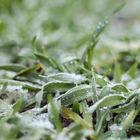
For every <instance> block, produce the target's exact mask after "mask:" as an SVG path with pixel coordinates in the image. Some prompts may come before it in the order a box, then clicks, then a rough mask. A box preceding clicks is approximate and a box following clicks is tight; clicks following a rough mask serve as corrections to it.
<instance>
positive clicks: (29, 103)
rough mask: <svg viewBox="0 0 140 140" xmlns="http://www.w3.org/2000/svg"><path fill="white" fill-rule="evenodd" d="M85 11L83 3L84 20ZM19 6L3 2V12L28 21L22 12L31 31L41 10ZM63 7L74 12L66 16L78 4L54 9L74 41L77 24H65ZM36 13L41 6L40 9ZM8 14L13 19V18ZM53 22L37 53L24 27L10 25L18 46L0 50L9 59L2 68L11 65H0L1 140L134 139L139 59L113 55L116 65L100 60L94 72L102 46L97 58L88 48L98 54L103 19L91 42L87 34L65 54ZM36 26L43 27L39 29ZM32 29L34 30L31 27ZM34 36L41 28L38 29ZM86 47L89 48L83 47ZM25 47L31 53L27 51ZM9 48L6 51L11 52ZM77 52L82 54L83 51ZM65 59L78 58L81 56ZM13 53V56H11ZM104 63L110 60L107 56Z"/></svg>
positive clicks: (138, 130)
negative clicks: (19, 13)
mask: <svg viewBox="0 0 140 140" xmlns="http://www.w3.org/2000/svg"><path fill="white" fill-rule="evenodd" d="M55 2H57V1H55ZM46 3H47V4H49V6H50V9H49V11H48V12H50V13H51V12H52V13H53V12H54V13H55V14H58V15H59V12H60V13H61V10H60V9H59V8H58V7H57V5H55V6H56V9H55V8H54V7H53V6H54V5H52V3H51V2H50V3H49V2H46ZM83 3H84V4H85V2H84V1H82V4H83ZM91 3H92V2H91V1H89V2H88V4H87V5H86V6H83V7H82V10H83V11H84V10H85V11H86V10H88V11H89V13H90V10H91V9H90V4H91ZM26 4H27V3H26V2H25V3H24V2H23V1H21V3H20V2H14V3H10V1H9V2H8V1H7V4H6V5H5V7H7V8H8V12H9V10H11V11H13V12H14V10H15V9H16V8H17V11H18V8H20V7H23V8H25V9H28V10H29V11H30V14H31V15H30V17H28V16H27V13H24V12H23V11H22V12H23V13H24V14H25V17H24V18H25V19H26V20H27V19H28V20H27V21H28V22H29V23H30V24H31V23H32V22H34V20H35V19H34V15H32V14H33V13H34V12H35V11H34V10H36V9H37V10H38V11H40V13H43V10H44V9H43V10H41V9H40V6H41V4H43V3H38V2H35V3H34V4H35V6H34V7H33V8H32V7H30V6H29V7H27V6H26ZM38 4H39V6H38ZM69 4H72V5H73V7H72V9H73V10H74V11H75V10H77V9H75V6H74V4H79V2H75V1H73V2H64V1H61V4H60V5H59V6H60V8H62V11H63V12H66V13H65V14H66V15H65V17H64V19H62V20H64V21H63V27H64V26H65V28H66V25H68V23H69V24H70V27H71V30H68V33H69V34H72V37H73V38H74V37H76V35H80V34H79V31H78V30H79V29H78V27H77V26H76V25H75V24H76V23H74V21H73V20H72V19H71V18H70V17H71V12H70V11H71V10H72V9H71V7H70V6H69ZM14 6H15V7H16V8H14ZM0 7H1V6H0ZM9 7H10V8H9ZM42 7H44V6H43V5H42ZM121 8H122V5H121V6H119V7H118V8H117V9H115V10H114V11H113V12H112V13H111V16H112V15H114V14H115V13H116V12H118V11H119V10H120V9H121ZM2 10H3V9H2ZM5 10H6V9H5ZM55 10H56V11H55ZM57 10H58V11H57ZM59 10H60V11H59ZM17 11H16V12H17ZM23 13H22V14H23ZM12 14H13V15H14V13H12ZM84 14H86V12H84ZM50 15H51V14H50ZM58 15H57V16H58ZM26 16H27V17H28V18H27V17H26ZM69 16H70V17H69ZM9 18H10V16H9ZM49 18H50V17H49ZM55 18H56V17H55V15H54V17H53V19H51V18H50V22H51V24H49V23H48V24H47V27H50V28H49V29H46V32H47V34H48V35H49V34H51V33H52V36H49V37H50V38H49V39H48V43H47V44H45V45H44V44H43V43H42V41H41V40H39V39H38V38H37V37H36V36H35V37H34V38H33V39H31V38H32V37H31V35H29V34H28V33H27V32H26V31H25V27H22V29H21V28H20V27H21V25H20V24H19V23H18V24H17V25H18V27H19V26H20V27H19V28H18V27H17V30H18V31H23V36H22V37H21V38H22V39H21V38H20V39H21V40H22V41H21V40H20V39H19V40H20V41H19V42H18V41H17V40H18V39H17V38H16V39H15V40H16V41H17V43H15V44H12V43H9V42H8V41H6V42H5V43H4V42H3V44H2V46H1V47H0V49H1V50H2V53H3V54H4V56H6V57H7V56H8V53H9V51H10V50H14V51H11V54H9V55H10V56H11V57H10V59H9V60H6V61H7V62H11V63H10V64H8V63H7V62H4V64H1V65H0V71H1V72H2V73H0V130H1V131H0V139H4V140H24V139H33V140H39V139H41V140H56V139H64V140H65V139H66V140H82V139H84V140H86V139H87V140H105V139H107V140H116V139H119V140H124V139H126V140H127V139H128V140H129V139H134V140H137V139H139V135H140V120H139V112H140V109H139V104H140V96H139V92H140V91H139V87H140V83H139V72H140V70H139V55H138V51H137V52H135V51H133V53H132V54H130V53H129V52H122V51H119V52H118V53H114V54H115V56H114V57H115V61H109V62H106V61H105V60H104V63H106V65H102V64H101V63H100V59H99V60H98V62H99V63H98V65H99V66H96V65H95V64H94V61H93V60H94V59H98V57H97V58H95V56H96V55H97V54H96V53H97V52H99V53H98V55H102V54H104V53H103V51H104V49H105V47H104V46H103V48H102V47H101V48H100V49H99V50H96V48H95V47H97V43H98V42H99V37H100V35H101V34H102V33H103V31H104V30H105V28H106V26H107V25H108V20H109V19H110V17H109V18H107V19H105V20H103V21H102V22H100V24H99V25H100V26H98V27H97V28H96V29H95V31H94V32H93V34H92V36H91V40H90V39H89V33H88V35H87V36H88V37H87V36H86V37H85V36H82V37H79V40H78V45H75V44H74V43H72V44H71V45H75V46H72V47H70V46H67V48H65V49H64V47H63V45H64V46H65V45H67V40H66V42H64V41H62V42H61V41H58V40H59V38H58V37H57V36H59V35H60V32H61V31H62V29H61V28H60V26H61V25H60V23H59V24H58V23H57V22H56V21H55V20H58V21H59V19H55ZM67 20H68V23H67ZM35 21H36V20H35ZM41 23H42V24H43V23H44V24H45V22H44V21H42V22H41ZM41 23H40V24H41ZM1 24H3V23H1V22H0V29H1ZM40 24H39V25H40ZM32 25H34V24H33V23H32ZM7 26H8V25H7ZM44 26H45V25H44ZM76 27H77V29H76ZM3 28H4V27H3ZM26 28H27V27H26ZM39 28H42V27H41V26H39ZM44 28H45V27H44ZM4 30H6V29H3V33H2V36H3V37H4V38H5V37H6V36H8V35H7V33H6V32H5V34H4ZM11 30H12V29H11ZM56 30H57V31H56ZM66 30H67V29H66ZM24 31H25V32H24ZM72 32H73V33H74V32H75V33H76V35H75V36H73V33H72ZM24 33H25V34H24ZM26 35H27V37H26ZM28 37H29V38H30V39H29V38H28ZM65 39H66V38H65ZM81 40H82V41H81ZM83 40H84V41H83ZM49 41H50V42H49ZM73 41H74V39H73ZM88 42H89V45H87V44H88ZM63 43H64V44H63ZM29 44H30V47H29V48H28V47H26V45H27V46H28V45H29ZM56 44H57V45H56ZM62 44H63V45H62ZM79 44H80V47H79ZM61 45H62V46H61ZM11 46H13V47H12V49H11V48H10V47H11ZM56 46H57V47H58V48H57V47H56ZM60 46H61V47H60ZM65 47H66V46H65ZM83 47H84V51H82V48H83ZM60 48H61V49H60ZM70 48H71V49H70ZM73 49H74V51H73ZM97 49H98V48H97ZM112 50H113V49H112ZM60 52H61V53H60ZM68 52H69V53H68ZM71 52H77V54H79V53H80V55H75V53H73V54H72V53H71ZM16 53H19V54H18V55H16ZM65 53H66V55H67V54H69V57H67V59H65V57H63V56H60V55H62V54H65ZM94 54H95V55H94ZM135 56H136V57H135ZM109 58H110V59H112V58H111V56H109ZM64 59H65V60H64ZM124 66H125V68H124Z"/></svg>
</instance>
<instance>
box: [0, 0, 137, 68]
mask: <svg viewBox="0 0 140 140" xmlns="http://www.w3.org/2000/svg"><path fill="white" fill-rule="evenodd" d="M123 2H125V3H126V5H125V7H124V8H123V9H122V10H121V11H120V12H119V13H117V14H116V15H115V16H113V18H112V19H111V21H110V24H109V26H108V28H107V29H106V31H105V32H104V34H103V35H102V37H101V40H100V43H99V44H98V47H97V48H96V50H95V51H96V53H95V60H94V63H95V64H97V65H101V66H102V65H104V61H106V62H108V61H112V57H114V56H115V55H116V54H117V53H118V52H120V51H130V50H131V49H133V50H134V49H137V48H139V47H140V28H139V23H140V14H139V13H140V1H139V0H127V1H122V0H117V1H116V0H98V1H97V0H0V60H1V64H5V63H10V62H12V63H16V62H22V63H25V64H30V61H31V62H32V61H33V56H32V49H31V46H32V39H33V38H34V37H35V36H36V37H37V38H38V40H39V42H40V44H42V46H43V47H46V48H48V50H47V51H48V52H49V53H50V54H52V55H53V56H54V57H56V58H57V59H60V60H63V59H65V57H67V56H71V55H73V54H74V55H75V56H77V57H79V56H80V55H81V52H82V51H83V50H84V48H85V47H86V46H87V45H88V43H89V40H90V39H89V38H90V36H91V35H92V33H93V30H94V29H95V28H96V26H97V24H98V23H99V22H100V21H102V20H103V19H104V18H105V17H106V16H109V15H110V14H111V12H112V11H113V10H114V9H115V8H116V7H117V6H118V5H121V4H122V3H123ZM60 54H61V55H60ZM114 54H115V55H114ZM29 58H30V60H29Z"/></svg>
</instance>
